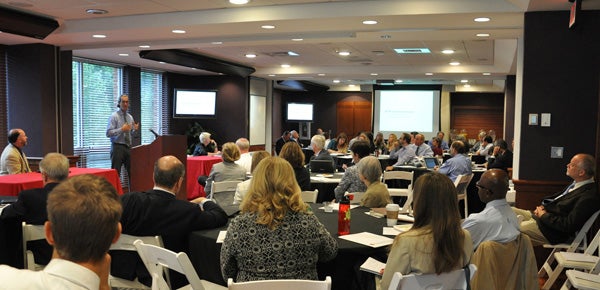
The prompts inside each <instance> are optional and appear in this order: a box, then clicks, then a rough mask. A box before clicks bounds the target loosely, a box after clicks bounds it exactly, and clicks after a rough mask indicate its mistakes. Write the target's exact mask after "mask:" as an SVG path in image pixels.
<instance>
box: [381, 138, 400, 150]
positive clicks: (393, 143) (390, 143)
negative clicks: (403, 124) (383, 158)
mask: <svg viewBox="0 0 600 290" xmlns="http://www.w3.org/2000/svg"><path fill="white" fill-rule="evenodd" d="M399 146H400V145H399V144H398V136H396V134H394V133H391V134H390V135H388V140H387V144H386V150H385V153H384V154H391V152H392V151H393V150H395V149H396V148H398V147H399Z"/></svg>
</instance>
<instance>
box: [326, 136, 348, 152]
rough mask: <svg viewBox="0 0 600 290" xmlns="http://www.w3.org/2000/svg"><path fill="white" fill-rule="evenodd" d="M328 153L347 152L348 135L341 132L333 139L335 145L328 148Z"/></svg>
mask: <svg viewBox="0 0 600 290" xmlns="http://www.w3.org/2000/svg"><path fill="white" fill-rule="evenodd" d="M327 151H329V153H342V154H346V153H348V135H346V133H344V132H342V133H340V134H339V135H338V136H337V138H336V139H335V147H334V148H331V149H329V150H327Z"/></svg>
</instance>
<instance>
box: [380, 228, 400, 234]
mask: <svg viewBox="0 0 600 290" xmlns="http://www.w3.org/2000/svg"><path fill="white" fill-rule="evenodd" d="M399 233H400V232H399V231H398V230H396V229H395V228H393V227H383V235H384V236H397V235H398V234H399Z"/></svg>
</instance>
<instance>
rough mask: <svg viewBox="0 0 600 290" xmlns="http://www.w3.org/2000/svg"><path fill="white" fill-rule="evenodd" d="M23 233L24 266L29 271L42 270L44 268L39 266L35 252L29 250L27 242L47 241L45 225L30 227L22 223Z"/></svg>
mask: <svg viewBox="0 0 600 290" xmlns="http://www.w3.org/2000/svg"><path fill="white" fill-rule="evenodd" d="M21 228H22V231H23V266H24V267H25V269H29V270H34V271H35V270H41V269H43V268H44V266H42V265H37V264H36V263H35V259H34V258H33V252H32V251H30V250H27V242H29V241H37V240H45V239H46V232H45V231H44V226H43V225H30V224H27V223H25V222H22V223H21Z"/></svg>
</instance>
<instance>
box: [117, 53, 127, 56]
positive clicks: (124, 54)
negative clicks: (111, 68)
mask: <svg viewBox="0 0 600 290" xmlns="http://www.w3.org/2000/svg"><path fill="white" fill-rule="evenodd" d="M119 56H129V54H128V53H119Z"/></svg>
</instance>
